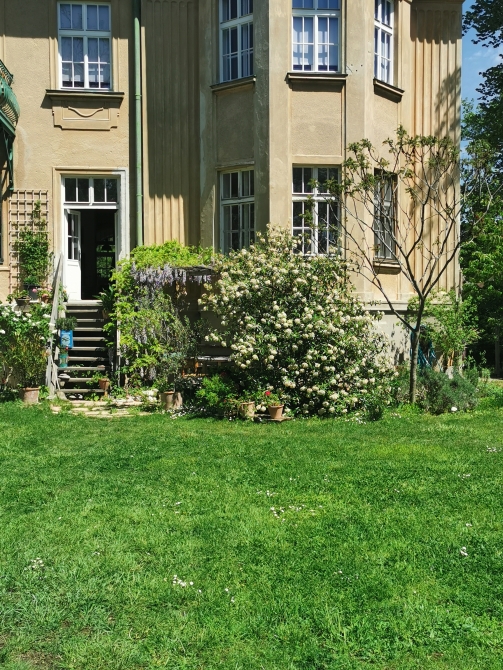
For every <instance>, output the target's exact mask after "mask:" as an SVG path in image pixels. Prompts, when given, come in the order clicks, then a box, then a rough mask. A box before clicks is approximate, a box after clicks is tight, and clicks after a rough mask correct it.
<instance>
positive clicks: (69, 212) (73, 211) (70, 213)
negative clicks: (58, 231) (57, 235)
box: [63, 208, 82, 300]
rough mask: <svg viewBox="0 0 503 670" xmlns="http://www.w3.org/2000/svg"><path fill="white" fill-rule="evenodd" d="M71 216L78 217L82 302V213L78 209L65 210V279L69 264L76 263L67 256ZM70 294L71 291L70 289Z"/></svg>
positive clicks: (80, 293) (79, 291) (80, 292)
mask: <svg viewBox="0 0 503 670" xmlns="http://www.w3.org/2000/svg"><path fill="white" fill-rule="evenodd" d="M69 216H76V217H77V230H78V233H77V239H78V241H79V247H78V259H77V262H78V265H79V278H80V286H79V290H78V293H79V296H80V297H79V298H78V300H82V216H81V213H80V212H79V211H78V210H77V209H69V208H65V210H64V218H65V237H66V243H67V246H66V247H65V253H66V258H65V263H64V266H63V277H64V279H65V281H66V279H67V272H68V268H69V263H70V262H75V261H76V259H75V258H72V259H70V258H68V254H67V249H68V238H69V236H70V230H69V227H68V218H69ZM68 292H70V290H69V289H68Z"/></svg>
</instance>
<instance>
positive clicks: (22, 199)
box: [9, 190, 49, 293]
mask: <svg viewBox="0 0 503 670" xmlns="http://www.w3.org/2000/svg"><path fill="white" fill-rule="evenodd" d="M38 200H40V204H41V208H40V213H41V215H42V217H43V218H44V219H46V220H47V221H48V218H49V191H36V190H33V191H28V190H25V191H13V193H12V195H11V197H10V198H9V269H10V272H9V289H10V292H11V293H12V292H13V291H14V289H15V288H17V285H18V278H19V264H18V258H17V253H16V252H15V250H14V248H15V245H16V240H17V239H18V237H19V233H20V232H21V231H22V230H26V229H31V230H33V224H32V220H31V215H32V213H33V207H34V206H35V203H36V202H37V201H38Z"/></svg>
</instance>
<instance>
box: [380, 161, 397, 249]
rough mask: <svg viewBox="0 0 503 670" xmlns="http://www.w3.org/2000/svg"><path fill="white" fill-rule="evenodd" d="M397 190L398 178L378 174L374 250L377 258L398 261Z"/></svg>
mask: <svg viewBox="0 0 503 670" xmlns="http://www.w3.org/2000/svg"><path fill="white" fill-rule="evenodd" d="M396 190H397V179H396V177H394V176H393V175H389V174H382V173H376V182H375V191H374V249H375V256H376V258H382V259H387V260H396V255H395V254H396Z"/></svg>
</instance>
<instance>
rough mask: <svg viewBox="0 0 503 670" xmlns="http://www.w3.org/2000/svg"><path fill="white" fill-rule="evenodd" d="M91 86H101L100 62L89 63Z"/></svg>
mask: <svg viewBox="0 0 503 670" xmlns="http://www.w3.org/2000/svg"><path fill="white" fill-rule="evenodd" d="M88 75H89V88H99V86H100V66H99V65H98V63H89V66H88Z"/></svg>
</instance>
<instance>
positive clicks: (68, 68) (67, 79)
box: [61, 63, 73, 87]
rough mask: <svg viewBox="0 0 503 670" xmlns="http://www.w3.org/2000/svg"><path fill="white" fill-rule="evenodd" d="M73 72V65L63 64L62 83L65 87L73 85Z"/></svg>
mask: <svg viewBox="0 0 503 670" xmlns="http://www.w3.org/2000/svg"><path fill="white" fill-rule="evenodd" d="M72 72H73V68H72V64H71V63H63V66H62V72H61V83H62V84H63V86H65V87H69V86H72V85H73V80H72Z"/></svg>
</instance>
